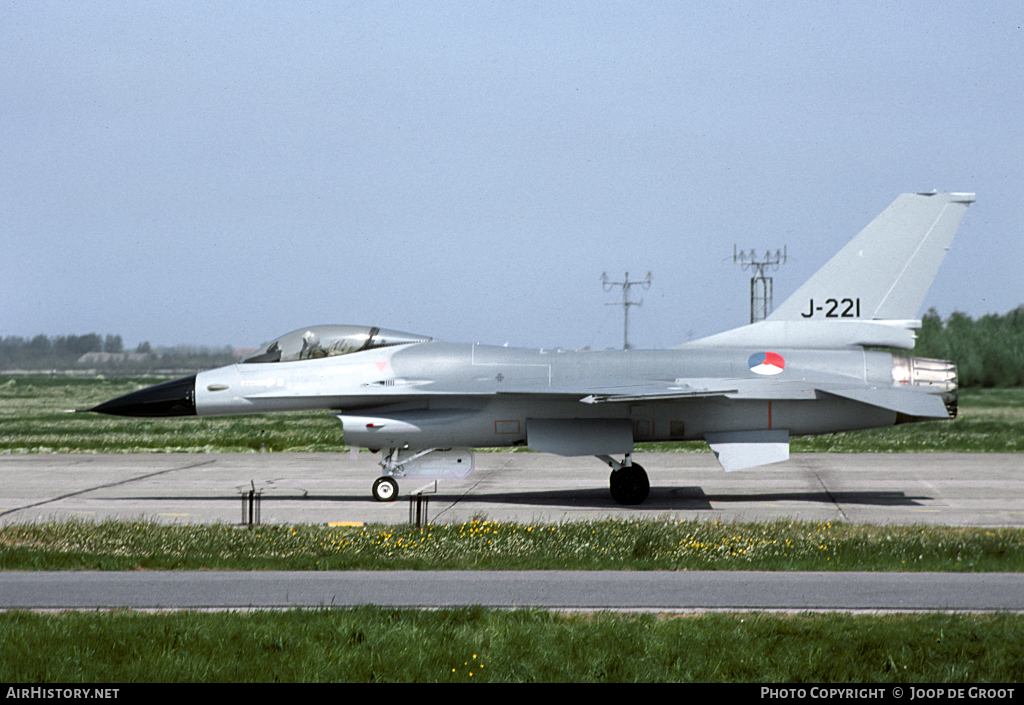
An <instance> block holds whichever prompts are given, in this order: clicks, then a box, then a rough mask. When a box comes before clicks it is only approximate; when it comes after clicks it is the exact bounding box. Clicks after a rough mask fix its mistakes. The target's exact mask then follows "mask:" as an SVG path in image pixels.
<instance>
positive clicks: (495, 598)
mask: <svg viewBox="0 0 1024 705" xmlns="http://www.w3.org/2000/svg"><path fill="white" fill-rule="evenodd" d="M355 605H380V606H386V607H415V608H423V607H426V608H437V607H456V606H461V605H483V606H487V607H495V608H509V609H512V608H525V607H536V608H544V609H557V610H629V611H655V612H664V611H685V612H700V611H709V610H729V611H732V610H736V611H746V610H773V611H774V610H778V611H806V610H830V611H831V610H838V611H844V612H845V611H870V612H889V611H919V610H943V611H957V612H974V611H1013V612H1021V611H1024V574H1020V573H989V574H971V573H782V572H779V573H758V572H743V571H735V572H732V571H717V572H700V571H695V572H687V571H675V572H661V571H651V572H635V571H634V572H627V571H621V572H620V571H589V572H573V571H530V572H518V571H507V572H500V571H394V572H375V571H351V572H271V571H259V572H249V573H245V572H233V571H224V572H218V571H200V572H184V571H182V572H158V571H154V572H124V573H117V572H110V573H103V572H92V571H88V572H70V571H69V572H60V573H32V572H26V573H6V572H0V609H11V608H18V609H65V608H70V609H116V608H122V607H130V608H134V609H281V608H290V607H313V608H315V607H348V606H355Z"/></svg>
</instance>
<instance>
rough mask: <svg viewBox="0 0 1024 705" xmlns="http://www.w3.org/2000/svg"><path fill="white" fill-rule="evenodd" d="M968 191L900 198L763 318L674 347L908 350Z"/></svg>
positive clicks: (968, 198) (969, 198)
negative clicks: (919, 315) (760, 346)
mask: <svg viewBox="0 0 1024 705" xmlns="http://www.w3.org/2000/svg"><path fill="white" fill-rule="evenodd" d="M973 202H974V194H973V193H905V194H903V195H902V196H900V197H899V198H897V199H896V200H895V201H893V203H892V205H890V206H889V207H888V208H886V209H885V211H883V212H882V214H881V215H880V216H878V217H877V218H875V219H874V220H873V221H871V223H870V224H868V226H867V227H866V228H864V229H863V230H862V231H861V232H860V234H858V235H857V236H856V237H855V238H853V239H852V240H851V241H850V242H849V243H847V245H846V247H844V248H843V249H842V250H840V251H839V253H838V254H837V255H836V256H835V257H833V258H832V259H830V260H829V261H828V262H827V263H826V264H825V266H824V267H822V268H821V269H819V270H818V271H817V272H816V273H815V274H814V275H813V276H812V277H811V278H810V279H809V280H807V282H806V283H805V284H804V285H803V286H801V287H800V288H799V289H797V290H796V293H794V294H793V295H792V296H790V297H789V298H788V299H786V300H785V301H784V302H783V303H782V305H780V306H779V307H778V308H777V309H775V311H774V312H772V314H771V315H770V316H768V318H767V319H765V320H764V321H761V322H759V323H753V324H751V325H749V326H743V327H742V328H736V329H733V330H730V331H726V332H724V333H719V334H717V335H712V336H710V337H707V338H702V339H700V340H695V341H692V342H689V343H686V344H684V345H681V346H679V347H682V348H689V347H746V346H749V345H755V346H757V345H762V346H763V345H768V346H775V347H808V348H837V347H857V346H869V345H871V346H882V347H895V348H903V349H908V350H909V349H913V347H914V337H915V336H914V333H913V330H912V329H915V328H918V327H920V322H919V321H917V320H915V319H916V318H917V313H918V311H919V310H920V308H921V304H922V303H923V302H924V297H925V294H927V293H928V289H929V288H930V287H931V285H932V281H933V280H934V279H935V275H936V274H937V273H938V271H939V265H940V264H941V263H942V258H943V257H944V256H945V255H946V250H948V249H949V244H950V242H952V240H953V235H954V234H956V230H957V227H958V226H959V225H960V219H961V218H963V215H964V212H965V211H966V210H967V206H969V205H970V204H971V203H973Z"/></svg>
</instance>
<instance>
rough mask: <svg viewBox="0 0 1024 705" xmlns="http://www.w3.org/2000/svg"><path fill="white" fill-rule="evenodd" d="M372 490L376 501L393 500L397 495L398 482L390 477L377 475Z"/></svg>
mask: <svg viewBox="0 0 1024 705" xmlns="http://www.w3.org/2000/svg"><path fill="white" fill-rule="evenodd" d="M372 491H373V498H374V499H375V500H377V501H378V502H394V501H395V499H396V498H397V497H398V483H397V482H395V480H394V478H391V477H378V478H377V479H376V480H374V481H373V490H372Z"/></svg>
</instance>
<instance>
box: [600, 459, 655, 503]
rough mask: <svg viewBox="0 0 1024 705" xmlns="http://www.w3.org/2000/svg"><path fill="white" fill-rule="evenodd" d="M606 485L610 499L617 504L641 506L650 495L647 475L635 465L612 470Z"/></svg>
mask: <svg viewBox="0 0 1024 705" xmlns="http://www.w3.org/2000/svg"><path fill="white" fill-rule="evenodd" d="M608 484H609V486H610V488H611V491H612V499H614V500H615V501H616V502H618V503H619V504H642V503H643V501H644V500H645V499H647V495H649V494H650V493H651V483H650V481H649V480H648V479H647V473H646V472H645V471H644V469H643V468H642V467H640V466H639V465H636V464H633V465H630V466H628V467H623V468H619V469H618V470H613V471H612V476H611V477H610V478H609V482H608Z"/></svg>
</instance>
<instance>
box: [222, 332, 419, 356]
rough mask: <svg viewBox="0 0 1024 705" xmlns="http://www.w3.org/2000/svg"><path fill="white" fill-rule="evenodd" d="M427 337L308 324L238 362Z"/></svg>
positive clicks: (321, 353)
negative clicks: (309, 325)
mask: <svg viewBox="0 0 1024 705" xmlns="http://www.w3.org/2000/svg"><path fill="white" fill-rule="evenodd" d="M428 340H430V338H429V337H427V336H425V335H414V334H412V333H401V332H399V331H395V330H387V329H385V328H369V327H366V326H312V327H310V328H299V329H298V330H293V331H292V332H291V333H286V334H285V335H282V336H281V337H280V338H277V339H276V340H274V341H273V342H270V343H266V344H265V345H263V346H262V347H261V348H260V349H259V350H257V351H256V352H255V353H253V354H252V355H250V356H249V357H247V358H245V359H244V360H242V362H250V363H251V362H293V361H295V360H315V359H317V358H321V357H334V356H335V355H348V354H349V353H355V352H359V351H361V350H371V349H373V348H384V347H388V346H390V345H402V344H404V343H422V342H426V341H428Z"/></svg>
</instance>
